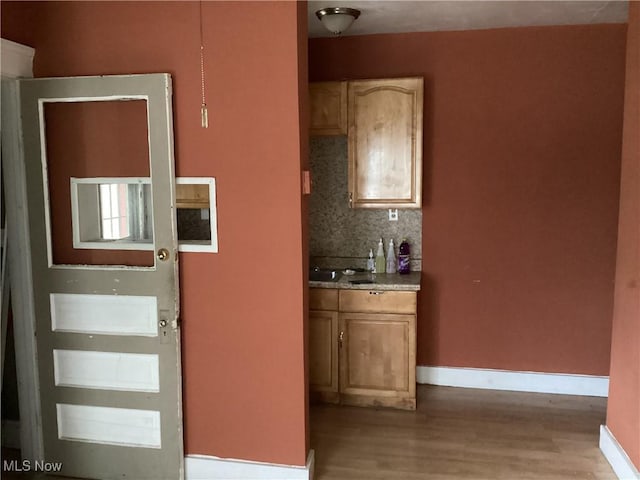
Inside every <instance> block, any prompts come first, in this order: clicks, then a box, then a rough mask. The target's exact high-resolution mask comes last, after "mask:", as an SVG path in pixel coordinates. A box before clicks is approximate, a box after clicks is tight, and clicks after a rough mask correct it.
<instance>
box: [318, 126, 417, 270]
mask: <svg viewBox="0 0 640 480" xmlns="http://www.w3.org/2000/svg"><path fill="white" fill-rule="evenodd" d="M309 154H310V169H311V181H312V188H311V197H310V200H309V252H310V255H311V265H318V266H320V267H339V268H344V267H349V266H353V267H365V265H366V259H367V256H368V254H369V249H370V248H371V249H373V254H374V256H375V254H376V250H377V246H378V240H379V239H380V237H382V238H383V239H384V250H385V254H386V252H387V247H388V245H389V239H390V238H393V242H394V243H395V246H396V251H395V253H396V255H397V254H398V245H399V244H400V242H401V241H402V239H403V238H406V239H407V240H408V241H409V244H410V245H411V269H412V270H416V271H417V270H421V264H422V210H420V209H398V221H393V222H391V221H389V210H388V209H365V208H359V209H356V208H349V194H348V185H347V182H348V178H347V177H348V164H347V137H345V136H339V137H312V138H311V140H310V144H309Z"/></svg>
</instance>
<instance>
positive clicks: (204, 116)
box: [200, 0, 209, 128]
mask: <svg viewBox="0 0 640 480" xmlns="http://www.w3.org/2000/svg"><path fill="white" fill-rule="evenodd" d="M205 83H206V81H205V76H204V35H203V33H202V0H200V86H201V92H202V105H201V106H200V116H201V120H202V128H209V112H208V111H207V99H206V97H205Z"/></svg>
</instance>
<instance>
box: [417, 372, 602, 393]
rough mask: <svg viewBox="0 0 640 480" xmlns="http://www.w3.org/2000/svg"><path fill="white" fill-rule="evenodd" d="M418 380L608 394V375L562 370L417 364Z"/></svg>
mask: <svg viewBox="0 0 640 480" xmlns="http://www.w3.org/2000/svg"><path fill="white" fill-rule="evenodd" d="M416 380H417V382H418V383H427V384H430V385H442V386H448V387H465V388H485V389H490V390H512V391H516V392H536V393H560V394H564V395H586V396H590V397H607V396H608V395H609V377H598V376H594V375H573V374H563V373H538V372H515V371H509V370H490V369H485V368H454V367H417V368H416Z"/></svg>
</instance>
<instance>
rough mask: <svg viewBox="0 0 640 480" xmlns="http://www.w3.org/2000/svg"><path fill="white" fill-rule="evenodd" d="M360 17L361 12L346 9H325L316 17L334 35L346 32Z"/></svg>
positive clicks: (317, 13)
mask: <svg viewBox="0 0 640 480" xmlns="http://www.w3.org/2000/svg"><path fill="white" fill-rule="evenodd" d="M359 16H360V10H356V9H355V8H346V7H331V8H323V9H322V10H318V11H317V12H316V17H318V19H320V21H321V22H322V24H323V25H324V26H325V28H326V29H327V30H329V31H330V32H331V33H333V34H334V35H340V34H341V33H342V32H344V31H345V30H346V29H347V28H349V27H350V26H351V24H352V23H353V21H354V20H355V19H356V18H358V17H359Z"/></svg>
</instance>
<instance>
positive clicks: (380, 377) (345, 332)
mask: <svg viewBox="0 0 640 480" xmlns="http://www.w3.org/2000/svg"><path fill="white" fill-rule="evenodd" d="M415 326H416V316H415V315H397V314H380V313H341V314H340V338H341V341H340V393H341V397H340V398H341V401H342V402H343V403H346V404H351V405H361V406H385V407H397V408H405V409H410V410H413V409H415V405H416V401H415V396H416V376H415V373H416V371H415V364H416V363H415V362H416V359H415V358H416V343H415V342H416V341H415Z"/></svg>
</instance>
